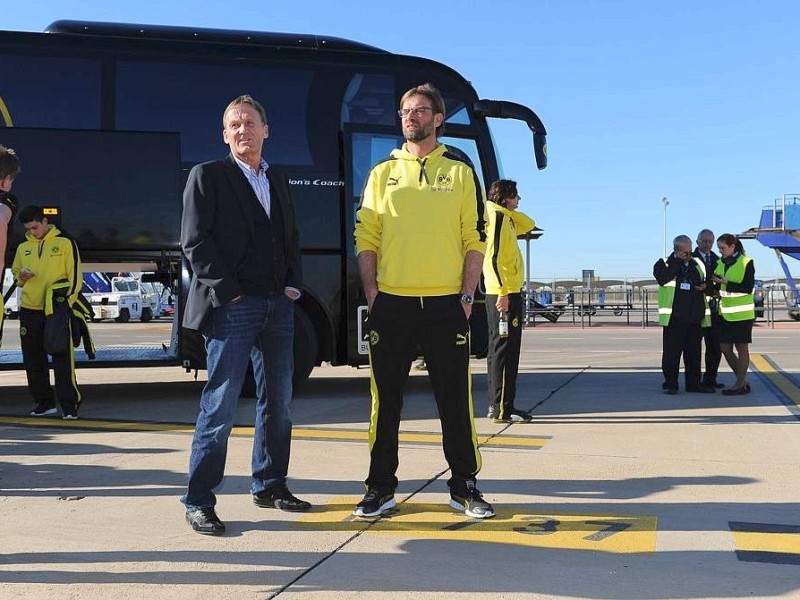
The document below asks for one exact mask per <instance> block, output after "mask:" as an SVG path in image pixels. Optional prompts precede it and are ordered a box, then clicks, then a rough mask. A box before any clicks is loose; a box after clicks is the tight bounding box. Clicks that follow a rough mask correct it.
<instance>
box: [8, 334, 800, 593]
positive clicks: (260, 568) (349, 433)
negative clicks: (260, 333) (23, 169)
mask: <svg viewBox="0 0 800 600" xmlns="http://www.w3.org/2000/svg"><path fill="white" fill-rule="evenodd" d="M660 333H661V332H660V329H658V328H657V327H649V328H646V329H641V328H622V327H593V328H591V329H588V328H587V329H580V328H566V327H553V328H547V327H536V328H532V329H529V330H527V331H526V333H525V337H524V352H523V356H522V360H521V365H522V372H521V374H520V378H519V391H518V401H517V405H518V407H519V408H523V409H532V411H533V415H534V417H535V418H534V421H533V423H531V424H527V425H522V424H519V425H510V426H508V425H499V424H494V423H492V422H490V421H489V420H487V419H486V418H485V411H486V406H485V405H486V401H485V394H486V381H485V365H484V364H483V362H482V361H475V362H474V363H473V372H474V373H475V375H474V385H473V391H474V398H475V403H474V404H475V414H476V425H477V430H478V439H479V442H480V443H481V445H482V455H483V469H482V471H481V473H480V476H479V487H480V489H481V490H482V491H483V492H484V494H485V496H486V498H487V499H488V500H489V501H491V502H492V503H493V504H494V506H495V508H496V511H497V516H496V517H495V518H494V519H490V520H487V521H477V520H472V519H469V518H467V517H465V516H464V515H462V514H459V513H457V512H455V511H453V509H451V508H449V506H448V494H447V486H446V480H447V478H448V473H447V472H446V463H445V461H444V458H443V455H442V451H441V446H440V436H439V432H440V427H439V423H438V420H437V418H436V412H435V405H434V403H433V400H432V398H431V396H430V392H429V387H428V384H427V378H426V376H425V374H424V373H418V372H412V376H411V378H410V380H409V384H408V393H407V400H406V406H405V409H404V421H403V435H402V437H401V450H400V469H399V472H398V476H399V478H400V480H401V485H400V487H399V489H398V491H397V498H398V508H397V511H396V512H395V513H394V514H392V515H390V516H388V517H384V518H382V519H378V520H363V519H355V518H353V517H352V516H351V515H350V513H351V511H352V507H353V505H354V504H355V502H357V501H358V499H359V498H360V496H361V494H362V493H363V484H362V481H363V478H364V477H365V475H366V471H367V466H368V456H367V442H366V423H367V419H368V415H369V379H368V376H369V374H368V371H367V370H366V369H360V370H357V369H351V368H320V369H317V370H316V371H315V373H314V375H313V376H312V379H311V380H310V381H309V382H308V383H307V384H306V385H305V386H304V387H303V388H302V390H300V392H299V394H298V397H297V399H296V400H295V403H294V421H295V439H294V443H293V447H292V463H291V470H290V482H289V485H290V487H291V489H292V491H293V492H294V493H295V494H296V495H298V496H299V497H301V498H304V499H307V500H309V501H311V502H312V503H313V504H314V510H313V511H312V512H310V513H307V514H296V513H294V514H293V513H284V512H280V511H275V510H266V509H259V508H256V507H255V506H254V505H253V504H252V501H251V499H250V496H249V494H248V490H249V463H250V451H251V437H250V436H251V427H252V414H253V403H252V400H242V402H241V405H240V408H239V415H238V420H237V425H238V427H237V428H236V429H235V430H234V435H233V436H232V437H231V440H230V444H229V452H228V468H227V473H228V476H227V478H226V481H225V483H224V486H223V489H222V490H220V491H219V493H218V505H217V508H218V511H219V514H220V516H221V518H222V519H223V520H224V521H225V522H226V524H227V526H228V533H227V535H226V536H224V537H218V538H217V537H205V536H201V535H198V534H195V533H194V532H193V531H192V530H191V529H190V528H189V527H188V526H187V524H186V523H185V521H184V519H183V510H182V505H181V504H180V502H179V501H178V497H179V496H180V494H181V493H182V491H183V486H184V485H185V477H186V475H185V473H186V467H187V463H188V449H189V443H190V440H191V429H192V427H191V424H192V421H193V419H194V416H195V414H196V410H197V400H198V395H199V390H200V388H201V386H202V379H203V374H202V373H200V375H199V379H200V381H197V382H195V381H194V380H193V375H192V374H185V373H183V371H182V370H180V369H177V368H158V369H125V370H97V369H85V370H80V371H79V372H78V378H79V381H80V382H81V384H82V391H83V393H84V398H85V402H84V405H83V407H82V410H81V419H80V420H78V421H73V422H69V421H67V422H65V421H61V420H60V419H56V418H33V417H29V416H27V413H28V411H29V410H30V400H29V398H28V394H27V390H26V389H25V388H24V374H21V373H18V372H0V445H2V449H3V451H2V458H0V461H2V462H0V499H2V507H3V516H4V521H3V526H2V527H0V544H1V546H0V548H2V552H1V553H0V583H2V585H0V598H37V599H38V598H43V597H47V596H54V597H59V598H137V599H138V598H143V597H145V598H273V597H278V598H303V597H309V598H311V597H314V598H409V597H414V598H474V597H486V598H490V597H491V598H591V599H595V598H597V599H605V598H608V599H638V598H642V599H650V598H652V599H656V598H777V597H800V510H798V508H800V476H799V475H800V469H798V467H799V466H800V455H799V454H798V452H797V448H798V447H800V422H798V415H800V409H798V407H797V404H798V403H800V343H798V342H800V329H798V327H792V326H785V327H783V326H782V327H776V328H775V329H771V328H769V327H765V326H763V327H758V328H756V330H755V332H754V344H753V346H752V352H753V355H754V356H753V368H752V373H751V376H750V382H751V384H752V389H753V392H752V394H750V395H747V396H723V395H721V394H719V393H716V394H687V393H685V392H681V393H680V394H678V395H677V396H665V395H663V394H662V393H661V381H662V379H661V375H660V372H659V368H658V366H659V364H660V339H661V338H660ZM720 379H721V380H722V381H723V382H726V383H730V382H731V381H732V375H731V374H730V371H729V370H728V369H727V368H726V367H725V368H723V369H722V373H721V376H720Z"/></svg>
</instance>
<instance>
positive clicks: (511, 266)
mask: <svg viewBox="0 0 800 600" xmlns="http://www.w3.org/2000/svg"><path fill="white" fill-rule="evenodd" d="M486 207H487V209H488V210H487V212H488V213H489V226H488V227H487V229H486V232H487V234H488V236H487V237H488V242H487V247H486V255H485V256H484V257H483V280H484V284H485V286H486V293H487V294H492V295H497V296H506V295H508V294H517V293H519V291H520V289H521V288H522V286H523V285H524V283H525V272H524V263H523V262H522V252H521V251H520V249H519V245H518V243H517V236H518V235H521V234H523V233H527V232H529V231H530V230H531V229H533V228H534V227H536V222H535V221H534V220H533V219H531V218H530V217H529V216H528V215H526V214H525V213H522V212H520V211H518V210H508V209H507V208H503V207H502V206H500V205H499V204H495V203H494V202H487V203H486Z"/></svg>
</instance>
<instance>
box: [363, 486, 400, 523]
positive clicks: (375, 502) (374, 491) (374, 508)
mask: <svg viewBox="0 0 800 600" xmlns="http://www.w3.org/2000/svg"><path fill="white" fill-rule="evenodd" d="M396 505H397V503H396V502H395V500H394V492H390V491H386V490H382V489H380V488H371V489H370V490H369V491H368V492H367V493H366V495H365V496H364V499H363V500H361V502H359V503H358V504H356V508H355V510H353V514H354V515H355V516H357V517H378V516H380V515H382V514H383V513H384V512H386V511H387V510H389V509H391V508H394V507H395V506H396Z"/></svg>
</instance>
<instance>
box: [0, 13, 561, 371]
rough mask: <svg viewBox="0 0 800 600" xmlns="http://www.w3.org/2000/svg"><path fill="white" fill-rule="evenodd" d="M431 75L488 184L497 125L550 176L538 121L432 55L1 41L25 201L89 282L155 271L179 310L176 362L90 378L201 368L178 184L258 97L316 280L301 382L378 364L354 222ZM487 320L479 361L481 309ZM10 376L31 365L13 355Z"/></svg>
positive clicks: (164, 36) (100, 37) (305, 308)
mask: <svg viewBox="0 0 800 600" xmlns="http://www.w3.org/2000/svg"><path fill="white" fill-rule="evenodd" d="M154 81H157V82H158V85H153V82H154ZM425 81H430V82H432V83H434V84H435V85H436V86H437V87H438V88H439V89H440V90H441V92H442V94H443V96H444V98H445V102H446V106H447V111H448V118H447V120H446V127H447V134H446V137H444V138H442V141H443V142H444V143H446V144H447V145H448V146H450V147H452V148H455V149H456V150H460V151H461V152H462V153H463V154H464V155H466V156H467V157H468V158H469V159H470V160H471V161H472V163H473V164H474V166H475V169H476V172H477V174H478V176H479V180H480V181H481V183H482V184H483V185H484V186H485V187H488V185H489V184H490V183H491V181H493V180H494V179H497V178H498V177H499V176H500V171H499V166H498V159H497V153H496V149H495V147H494V143H493V141H492V138H491V135H490V132H489V127H488V124H487V119H488V118H491V117H497V118H510V119H518V120H522V121H524V122H525V123H526V124H527V126H528V127H529V128H530V130H531V131H532V132H533V138H534V140H533V141H534V154H535V156H536V162H537V165H538V166H539V168H544V167H545V166H546V160H547V159H546V144H545V139H546V138H545V136H546V131H545V128H544V126H543V124H542V122H541V121H540V120H539V118H538V117H537V116H536V114H535V113H534V112H533V111H531V110H530V109H529V108H527V107H525V106H522V105H519V104H514V103H510V102H503V101H492V100H482V99H480V98H479V96H478V95H477V93H476V92H475V90H474V89H473V88H472V86H471V85H470V83H469V82H468V81H467V80H466V79H465V78H464V77H462V76H461V75H460V74H458V73H456V72H455V71H453V70H452V69H451V68H449V67H446V66H444V65H441V64H439V63H436V62H433V61H431V60H427V59H423V58H415V57H409V56H400V55H396V54H392V53H390V52H386V51H383V50H380V49H378V48H374V47H371V46H367V45H364V44H360V43H357V42H352V41H348V40H342V39H337V38H330V37H322V36H313V35H293V34H273V33H256V32H236V31H218V30H203V29H189V28H179V27H158V26H145V25H117V24H103V23H77V22H70V21H59V22H56V23H53V24H52V25H51V26H50V27H49V28H48V33H18V32H0V82H2V83H0V125H2V126H3V127H0V143H3V144H5V145H7V146H11V147H14V148H16V149H17V150H18V152H19V154H20V157H21V158H22V161H23V163H24V165H25V166H24V169H25V171H24V173H25V175H24V177H19V178H18V181H17V182H15V188H14V191H15V193H16V195H17V196H18V197H19V198H20V199H21V200H22V202H23V203H24V202H25V199H26V198H31V199H33V198H37V199H41V200H39V202H40V203H42V202H44V199H47V200H48V202H50V203H51V204H52V206H51V208H52V209H53V211H54V212H53V216H54V217H55V216H56V215H58V216H59V218H60V222H61V224H62V227H63V228H64V229H66V230H67V231H69V232H70V233H72V234H73V235H74V237H75V238H76V239H77V240H78V243H79V245H80V248H81V253H82V258H83V262H84V270H86V271H136V272H148V273H153V275H152V276H151V277H152V278H153V279H154V280H158V281H161V282H162V283H164V284H165V285H167V286H169V287H171V288H172V289H173V291H174V293H175V296H176V298H177V304H176V306H177V312H178V318H176V319H175V320H174V324H175V325H174V329H173V332H172V336H171V341H170V344H168V351H167V352H164V351H163V349H162V347H161V345H160V344H159V345H155V346H154V347H153V348H150V349H148V348H143V347H141V346H139V347H136V348H131V349H130V351H129V352H127V353H125V354H123V353H121V352H119V351H116V352H115V354H114V358H113V359H111V358H110V357H109V358H106V357H107V356H108V355H105V354H104V353H103V349H102V348H101V349H99V352H98V359H97V360H96V361H94V362H93V363H92V366H104V365H107V364H120V363H126V364H136V365H146V364H162V365H163V364H173V363H174V364H182V365H183V366H185V367H187V368H198V367H200V368H202V367H203V366H204V350H203V344H202V338H201V337H200V336H199V334H197V333H196V332H188V331H182V330H181V329H180V327H179V321H180V319H179V315H180V310H181V306H182V305H183V290H185V289H187V288H188V282H189V279H190V276H191V273H190V271H189V268H188V265H187V264H186V262H185V261H184V260H182V257H181V252H180V244H179V232H180V213H181V200H180V197H181V190H182V187H183V183H184V182H185V179H186V175H187V173H188V170H189V169H190V168H191V167H192V166H193V165H195V164H197V163H198V162H201V161H205V160H211V159H215V158H220V157H222V156H224V155H225V154H226V153H227V148H226V146H225V145H224V144H223V143H222V139H221V133H220V131H221V125H220V121H221V113H222V110H223V108H224V107H225V106H226V105H227V103H228V102H229V101H230V100H231V99H233V98H235V97H237V96H238V95H240V94H242V93H245V92H246V93H250V94H252V95H253V96H254V97H255V98H257V99H259V100H260V101H261V102H262V103H263V104H264V105H265V106H266V108H267V115H268V120H269V121H270V138H269V140H268V141H267V144H266V154H267V159H268V160H269V161H270V163H271V164H274V165H275V166H278V167H280V168H281V169H283V170H284V171H286V172H287V173H288V175H289V178H290V186H291V190H292V197H293V201H294V204H295V208H296V213H297V215H298V228H299V231H300V240H301V250H302V261H303V270H304V279H305V285H304V289H303V296H302V299H301V300H300V302H298V303H297V305H296V312H295V325H296V327H295V329H296V334H295V372H296V377H295V379H296V380H302V379H303V378H305V377H306V376H307V375H308V374H309V373H310V371H311V369H312V368H313V366H314V365H317V364H320V363H321V362H322V361H326V362H328V363H330V364H333V365H341V364H348V365H358V364H364V363H365V362H366V355H367V349H366V343H365V336H366V332H365V331H364V330H363V318H362V317H363V314H364V310H363V309H361V310H359V307H360V306H363V305H364V304H365V299H364V296H363V292H362V290H361V287H360V283H359V276H358V268H357V264H356V260H355V255H354V244H353V227H354V216H355V211H356V208H357V207H358V204H359V201H360V192H361V189H362V185H363V181H364V178H365V176H366V174H367V172H368V170H369V168H370V167H371V166H372V165H373V164H374V163H375V162H377V161H378V160H379V159H382V158H384V157H385V156H387V155H388V153H389V151H390V150H391V149H393V148H395V147H397V146H399V145H400V142H401V139H400V126H399V120H398V116H397V102H398V99H399V97H400V96H401V95H402V93H403V92H404V91H405V90H407V89H408V88H410V87H412V86H414V85H418V84H420V83H422V82H425ZM110 207H113V208H110ZM13 246H14V244H13V241H12V244H10V248H12V249H13ZM112 265H113V266H112ZM473 324H474V328H473V335H472V341H473V352H474V353H476V354H480V353H481V352H482V351H485V347H486V330H485V312H484V311H483V309H482V307H480V306H478V307H476V310H475V318H474V319H473ZM0 366H2V367H5V368H14V367H15V366H18V360H17V362H16V363H15V358H14V357H11V356H5V355H0Z"/></svg>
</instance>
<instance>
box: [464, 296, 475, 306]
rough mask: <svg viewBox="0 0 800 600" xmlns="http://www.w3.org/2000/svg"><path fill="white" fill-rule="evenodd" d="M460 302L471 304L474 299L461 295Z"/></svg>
mask: <svg viewBox="0 0 800 600" xmlns="http://www.w3.org/2000/svg"><path fill="white" fill-rule="evenodd" d="M461 302H462V303H464V304H472V303H473V302H475V298H473V297H472V295H471V294H461Z"/></svg>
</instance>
